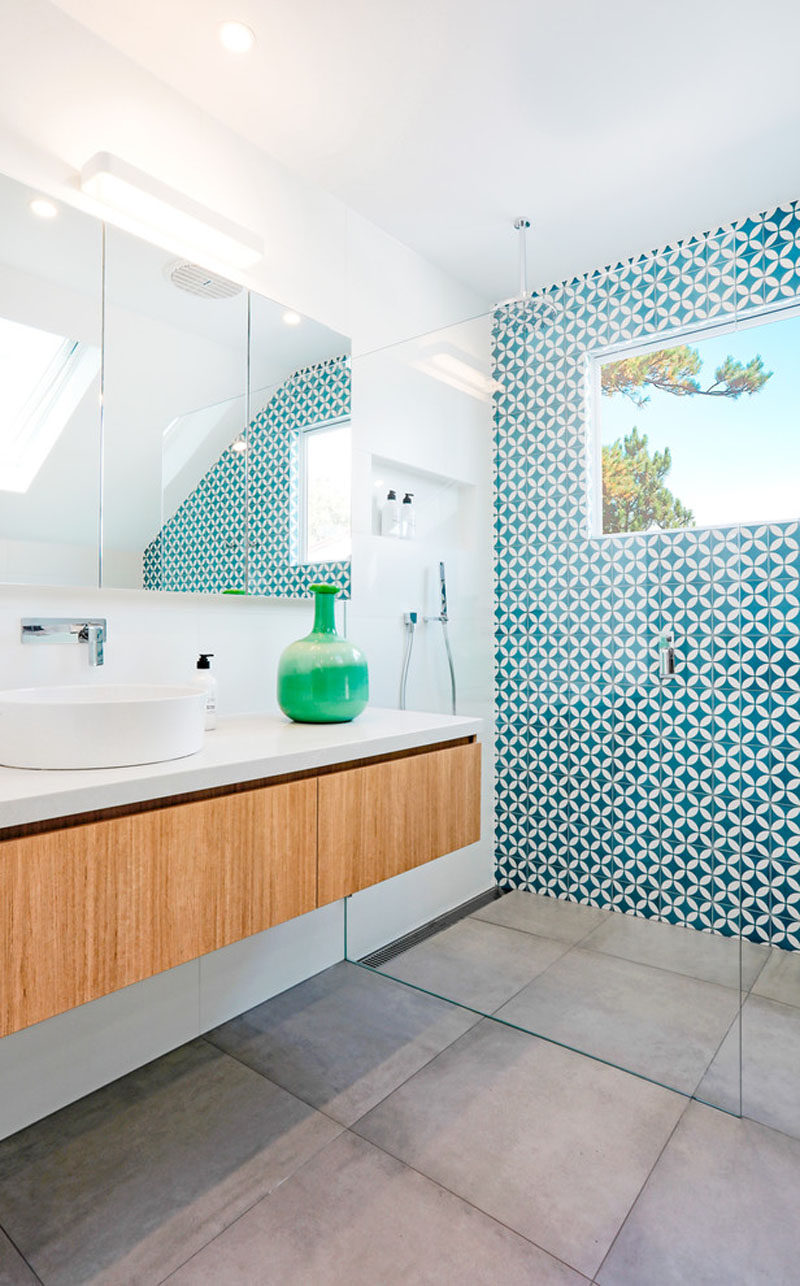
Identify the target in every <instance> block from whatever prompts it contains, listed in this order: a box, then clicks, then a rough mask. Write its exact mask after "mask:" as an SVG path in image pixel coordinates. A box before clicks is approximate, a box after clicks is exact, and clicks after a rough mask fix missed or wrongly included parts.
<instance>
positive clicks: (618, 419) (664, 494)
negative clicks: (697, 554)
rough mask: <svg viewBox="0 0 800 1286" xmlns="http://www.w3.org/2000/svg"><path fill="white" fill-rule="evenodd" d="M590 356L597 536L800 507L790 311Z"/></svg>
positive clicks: (792, 512) (785, 512)
mask: <svg viewBox="0 0 800 1286" xmlns="http://www.w3.org/2000/svg"><path fill="white" fill-rule="evenodd" d="M592 365H593V377H594V406H595V410H594V419H595V429H596V433H595V438H596V449H597V452H598V455H599V459H598V466H599V467H598V468H597V473H596V476H597V478H598V488H597V495H596V498H595V502H596V506H595V507H596V523H595V532H596V533H597V534H600V535H607V534H611V533H613V532H635V531H639V532H642V531H674V530H681V529H685V528H690V527H712V526H713V527H717V526H727V525H729V524H735V523H744V522H776V521H781V520H788V519H796V518H798V517H799V516H800V315H797V314H789V313H785V312H784V313H781V314H780V315H778V316H774V317H772V318H767V319H766V320H765V319H764V318H763V317H761V318H759V319H758V320H755V321H749V322H746V323H742V322H740V323H738V324H737V325H735V326H728V327H718V328H715V329H714V330H706V331H704V332H697V331H695V332H694V333H693V334H690V333H687V334H686V335H684V336H682V337H681V338H680V339H679V340H676V339H674V338H671V339H670V340H669V342H668V344H665V343H664V342H663V341H662V343H661V344H658V343H657V342H654V343H651V344H648V345H646V346H637V347H630V348H628V349H625V350H618V351H616V352H615V353H613V354H610V355H605V356H602V357H595V358H594V359H593V363H592Z"/></svg>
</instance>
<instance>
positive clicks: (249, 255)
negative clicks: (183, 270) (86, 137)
mask: <svg viewBox="0 0 800 1286" xmlns="http://www.w3.org/2000/svg"><path fill="white" fill-rule="evenodd" d="M81 189H82V191H84V192H85V193H86V194H87V196H90V197H93V198H94V200H95V201H99V202H100V203H101V205H105V206H108V208H109V209H110V210H114V211H116V212H117V213H118V214H119V215H120V216H121V217H122V218H123V219H124V220H125V223H126V226H128V227H129V228H130V230H131V231H134V232H138V233H140V234H141V235H143V236H147V235H148V234H150V235H151V236H152V235H160V236H163V237H167V238H169V240H170V241H171V242H173V243H177V244H179V245H180V246H181V247H182V248H183V251H184V252H185V253H189V254H191V255H192V256H193V257H196V258H198V259H199V260H200V262H202V261H203V256H204V255H206V256H211V257H212V258H213V259H215V260H217V261H218V262H222V263H226V264H229V265H230V266H231V267H234V268H252V267H253V265H254V264H256V263H258V261H259V259H261V257H262V256H263V254H264V243H263V242H262V241H261V239H260V237H257V236H256V235H255V233H253V232H249V231H248V230H247V229H246V228H240V227H239V226H238V224H236V223H232V222H231V221H230V220H229V219H226V218H224V217H223V216H222V215H220V214H216V213H215V212H214V211H213V210H208V209H206V207H205V206H203V205H199V204H198V203H197V202H196V201H192V200H191V199H190V198H189V197H187V196H184V195H183V193H182V192H176V191H175V189H174V188H170V187H168V186H167V184H166V183H162V182H161V181H160V180H159V179H154V178H152V177H151V176H150V175H149V174H145V173H144V172H143V171H142V170H137V169H136V167H135V166H133V165H129V164H128V163H127V161H121V160H120V159H119V157H117V156H112V155H111V153H110V152H98V153H97V154H96V155H95V156H93V157H92V159H91V160H90V161H87V162H86V164H85V165H84V167H83V169H82V170H81Z"/></svg>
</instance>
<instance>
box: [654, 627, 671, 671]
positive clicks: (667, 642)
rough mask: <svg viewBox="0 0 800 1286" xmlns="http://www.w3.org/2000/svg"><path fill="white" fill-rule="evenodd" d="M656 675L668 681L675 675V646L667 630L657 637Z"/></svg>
mask: <svg viewBox="0 0 800 1286" xmlns="http://www.w3.org/2000/svg"><path fill="white" fill-rule="evenodd" d="M658 673H659V677H660V678H662V679H670V678H672V676H673V674H674V673H675V646H674V640H673V636H672V634H671V633H670V632H669V630H664V631H662V633H661V634H660V635H659V639H658Z"/></svg>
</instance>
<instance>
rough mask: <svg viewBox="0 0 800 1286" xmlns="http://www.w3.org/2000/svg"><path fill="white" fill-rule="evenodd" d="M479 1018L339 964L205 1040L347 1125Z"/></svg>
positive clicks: (226, 1024) (241, 1017)
mask: <svg viewBox="0 0 800 1286" xmlns="http://www.w3.org/2000/svg"><path fill="white" fill-rule="evenodd" d="M476 1021H477V1020H476V1016H475V1014H471V1013H470V1012H469V1011H468V1010H466V1009H459V1008H457V1007H456V1006H455V1005H449V1004H447V1003H446V1002H445V1001H443V1000H436V999H434V998H433V997H431V996H425V995H423V994H422V993H421V992H418V991H413V990H412V989H411V988H410V987H406V986H404V985H403V984H402V983H400V982H392V981H391V980H390V979H388V978H383V977H381V976H380V975H379V974H375V973H370V972H369V971H368V970H366V969H360V968H358V966H357V965H350V964H338V965H334V967H333V968H332V969H326V970H325V972H324V973H320V974H317V976H316V977H315V978H310V979H309V980H308V981H307V982H302V983H300V985H299V986H297V987H292V988H291V990H290V991H285V992H283V993H282V995H280V996H276V997H275V998H274V999H273V1000H268V1001H266V1003H265V1004H263V1005H258V1006H257V1007H256V1008H255V1009H250V1010H249V1011H248V1012H247V1013H246V1014H242V1015H241V1016H240V1017H239V1018H234V1019H233V1020H232V1021H231V1022H229V1023H225V1024H224V1026H222V1027H217V1028H216V1029H215V1030H214V1031H212V1032H209V1033H208V1039H209V1040H211V1041H213V1042H214V1043H215V1044H216V1045H218V1046H219V1048H220V1049H225V1050H228V1051H229V1052H230V1053H231V1054H234V1055H235V1056H236V1058H240V1059H242V1061H243V1062H245V1063H247V1064H248V1065H249V1066H250V1067H253V1068H255V1069H256V1070H257V1071H259V1072H262V1073H263V1075H265V1076H268V1077H269V1078H270V1079H271V1080H273V1081H275V1082H276V1083H277V1084H278V1085H283V1086H284V1087H285V1088H286V1089H288V1090H290V1091H291V1092H292V1093H293V1094H296V1095H297V1096H298V1097H299V1098H302V1099H303V1100H304V1101H305V1102H307V1103H310V1104H312V1106H314V1107H319V1108H321V1109H323V1110H324V1111H325V1112H326V1113H327V1114H328V1115H329V1116H333V1117H334V1118H335V1119H336V1120H337V1121H341V1122H342V1123H343V1124H344V1125H349V1124H350V1123H351V1122H352V1121H355V1120H356V1119H357V1118H358V1117H359V1116H361V1115H363V1113H364V1112H366V1111H368V1110H369V1108H371V1107H374V1105H375V1104H376V1103H378V1102H380V1100H381V1099H382V1098H385V1096H386V1095H387V1094H389V1093H391V1091H392V1090H393V1089H396V1088H397V1086H398V1085H400V1084H401V1083H402V1082H403V1081H404V1080H405V1079H406V1078H407V1077H408V1076H411V1075H412V1073H413V1072H416V1071H417V1070H418V1068H420V1067H421V1066H422V1065H423V1063H427V1062H428V1060H429V1059H430V1058H433V1057H434V1055H435V1054H438V1053H439V1051H440V1050H441V1049H444V1047H445V1046H446V1045H449V1044H450V1043H451V1041H454V1040H456V1039H457V1038H458V1037H459V1036H460V1035H461V1034H462V1032H464V1031H466V1030H467V1028H468V1027H471V1026H472V1025H473V1023H474V1022H476Z"/></svg>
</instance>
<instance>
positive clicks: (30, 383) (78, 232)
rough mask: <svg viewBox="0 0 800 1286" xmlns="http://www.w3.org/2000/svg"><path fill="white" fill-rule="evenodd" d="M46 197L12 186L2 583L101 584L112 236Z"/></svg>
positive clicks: (1, 405) (0, 477)
mask: <svg viewBox="0 0 800 1286" xmlns="http://www.w3.org/2000/svg"><path fill="white" fill-rule="evenodd" d="M36 195H37V194H36V193H35V192H32V191H30V190H29V189H28V188H26V187H25V186H24V185H23V184H20V183H15V182H14V181H13V180H11V179H7V178H0V210H2V223H3V244H2V250H0V580H4V581H13V582H16V583H27V584H43V585H97V583H98V530H99V518H100V396H99V393H100V342H101V336H100V283H101V228H100V224H99V223H97V222H96V221H95V220H93V219H90V218H88V217H87V216H86V215H83V214H79V213H77V212H76V211H74V210H71V209H69V208H68V207H66V206H62V205H56V204H51V206H50V217H46V218H42V217H38V216H37V214H36V213H35V212H34V208H32V207H31V204H30V203H31V201H32V199H33V198H35V197H36ZM45 208H46V207H45Z"/></svg>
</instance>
